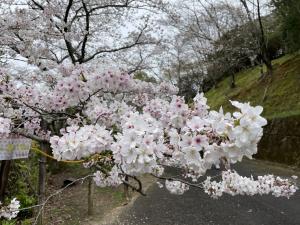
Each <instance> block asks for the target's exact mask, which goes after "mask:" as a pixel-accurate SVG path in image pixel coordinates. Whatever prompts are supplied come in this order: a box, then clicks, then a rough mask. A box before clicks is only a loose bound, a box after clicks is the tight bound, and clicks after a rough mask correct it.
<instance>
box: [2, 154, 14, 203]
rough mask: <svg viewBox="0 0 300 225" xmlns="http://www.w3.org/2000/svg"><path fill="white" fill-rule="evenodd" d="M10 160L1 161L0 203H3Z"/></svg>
mask: <svg viewBox="0 0 300 225" xmlns="http://www.w3.org/2000/svg"><path fill="white" fill-rule="evenodd" d="M10 164H11V160H3V161H2V162H1V169H0V201H1V202H3V200H4V197H5V189H6V186H7V183H8V174H9V170H10Z"/></svg>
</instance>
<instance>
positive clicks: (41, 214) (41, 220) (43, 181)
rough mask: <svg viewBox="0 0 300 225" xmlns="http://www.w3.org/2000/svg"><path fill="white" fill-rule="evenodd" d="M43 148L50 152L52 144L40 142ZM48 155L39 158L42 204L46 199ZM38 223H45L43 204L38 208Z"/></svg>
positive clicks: (39, 194)
mask: <svg viewBox="0 0 300 225" xmlns="http://www.w3.org/2000/svg"><path fill="white" fill-rule="evenodd" d="M40 147H41V150H42V151H43V152H46V153H47V152H48V150H49V148H50V146H49V144H46V143H41V144H40ZM46 173H47V171H46V157H45V156H44V155H41V156H40V159H39V182H38V185H39V186H38V204H39V205H41V204H43V203H44V201H45V189H46ZM38 210H39V211H38V216H39V218H38V225H43V224H44V209H43V207H42V206H40V207H39V208H38Z"/></svg>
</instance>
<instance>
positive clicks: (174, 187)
mask: <svg viewBox="0 0 300 225" xmlns="http://www.w3.org/2000/svg"><path fill="white" fill-rule="evenodd" d="M165 186H166V189H167V190H168V191H169V192H170V193H171V194H175V195H182V194H184V192H186V191H187V190H189V186H188V185H186V184H184V183H182V182H181V181H178V180H175V181H170V180H166V182H165Z"/></svg>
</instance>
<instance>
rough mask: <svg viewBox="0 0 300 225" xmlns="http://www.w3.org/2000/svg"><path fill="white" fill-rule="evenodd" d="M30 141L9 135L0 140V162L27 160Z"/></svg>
mask: <svg viewBox="0 0 300 225" xmlns="http://www.w3.org/2000/svg"><path fill="white" fill-rule="evenodd" d="M30 148H31V139H29V138H24V137H21V136H19V135H9V137H7V138H3V139H0V160H11V159H22V158H28V154H29V150H30Z"/></svg>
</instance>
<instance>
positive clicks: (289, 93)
mask: <svg viewBox="0 0 300 225" xmlns="http://www.w3.org/2000/svg"><path fill="white" fill-rule="evenodd" d="M272 63H273V66H274V72H273V75H272V77H267V78H264V79H260V68H259V67H258V66H257V67H253V68H250V69H247V70H244V71H242V72H240V73H237V74H236V87H235V88H230V81H231V77H227V78H225V79H224V80H223V81H221V82H220V83H219V84H218V86H217V87H216V88H213V89H211V90H210V91H208V92H207V93H206V97H207V98H208V104H209V105H210V106H211V108H212V109H215V110H217V109H219V107H220V106H223V108H224V109H225V111H233V110H234V108H233V107H232V106H231V104H230V102H229V100H239V101H242V102H250V103H251V105H262V106H263V107H264V112H263V115H264V116H265V117H267V118H269V119H270V118H278V117H287V116H293V115H299V114H300V54H299V53H295V54H292V55H286V56H283V57H281V58H279V59H276V60H274V61H273V62H272ZM264 96H265V97H264Z"/></svg>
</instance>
